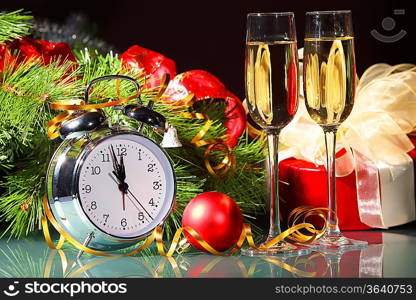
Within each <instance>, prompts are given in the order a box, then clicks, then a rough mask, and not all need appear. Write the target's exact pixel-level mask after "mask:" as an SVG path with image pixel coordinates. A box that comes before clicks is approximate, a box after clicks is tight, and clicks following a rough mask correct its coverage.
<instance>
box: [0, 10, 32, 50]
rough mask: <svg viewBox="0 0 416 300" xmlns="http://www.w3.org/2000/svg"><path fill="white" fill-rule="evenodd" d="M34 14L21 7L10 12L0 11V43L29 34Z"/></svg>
mask: <svg viewBox="0 0 416 300" xmlns="http://www.w3.org/2000/svg"><path fill="white" fill-rule="evenodd" d="M31 21H32V16H30V15H29V12H24V11H23V9H19V10H16V11H13V12H10V13H0V44H1V43H4V42H7V41H12V40H15V39H20V38H22V37H24V36H26V35H29V33H30V29H31V28H32V22H31Z"/></svg>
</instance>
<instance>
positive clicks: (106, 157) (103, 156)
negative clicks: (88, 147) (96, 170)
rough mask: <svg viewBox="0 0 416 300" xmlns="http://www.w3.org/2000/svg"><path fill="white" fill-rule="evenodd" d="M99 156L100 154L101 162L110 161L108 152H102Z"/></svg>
mask: <svg viewBox="0 0 416 300" xmlns="http://www.w3.org/2000/svg"><path fill="white" fill-rule="evenodd" d="M101 156H102V160H101V162H110V154H108V153H102V154H101Z"/></svg>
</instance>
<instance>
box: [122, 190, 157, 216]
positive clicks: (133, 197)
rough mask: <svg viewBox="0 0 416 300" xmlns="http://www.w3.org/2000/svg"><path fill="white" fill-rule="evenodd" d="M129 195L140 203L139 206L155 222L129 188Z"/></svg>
mask: <svg viewBox="0 0 416 300" xmlns="http://www.w3.org/2000/svg"><path fill="white" fill-rule="evenodd" d="M126 191H127V193H128V194H130V195H131V196H132V197H133V198H134V200H136V202H137V203H139V205H140V206H141V207H142V208H143V210H144V211H145V212H146V213H147V215H148V216H149V217H150V219H152V220H153V217H152V216H151V215H150V214H149V212H148V211H147V210H146V209H145V208H144V207H143V205H142V204H141V203H140V201H139V200H138V199H137V198H136V196H134V195H133V193H132V192H131V191H130V189H129V188H127V190H126Z"/></svg>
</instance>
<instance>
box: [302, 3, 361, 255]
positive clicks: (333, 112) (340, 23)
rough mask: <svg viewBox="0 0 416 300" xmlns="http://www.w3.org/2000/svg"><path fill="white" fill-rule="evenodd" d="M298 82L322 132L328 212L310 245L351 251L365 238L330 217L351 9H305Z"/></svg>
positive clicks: (345, 110) (351, 78)
mask: <svg viewBox="0 0 416 300" xmlns="http://www.w3.org/2000/svg"><path fill="white" fill-rule="evenodd" d="M305 24H306V30H305V48H304V66H303V86H304V95H305V104H306V107H307V109H308V112H309V115H310V116H311V118H312V119H313V120H314V121H315V122H316V123H317V124H318V125H320V126H321V128H322V129H323V131H324V133H325V146H326V168H327V173H328V178H327V186H328V187H327V188H328V208H329V210H328V216H327V224H326V225H327V227H326V232H325V233H324V235H323V236H322V237H321V238H319V239H318V240H317V241H315V242H314V243H312V244H311V246H312V247H314V248H315V249H335V250H340V249H344V250H352V249H358V248H362V247H365V246H366V245H367V242H363V241H356V240H351V239H348V238H346V237H344V236H343V235H342V234H341V232H340V230H339V227H338V222H337V216H336V188H335V179H336V178H335V146H336V134H337V129H338V127H339V126H340V124H341V123H342V122H343V121H344V120H345V119H346V118H347V117H348V116H349V114H350V112H351V110H352V107H353V105H354V97H355V88H356V83H357V80H356V75H355V74H356V72H355V53H354V35H353V30H352V17H351V11H348V10H343V11H316V12H308V13H306V21H305Z"/></svg>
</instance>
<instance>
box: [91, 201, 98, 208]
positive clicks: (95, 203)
mask: <svg viewBox="0 0 416 300" xmlns="http://www.w3.org/2000/svg"><path fill="white" fill-rule="evenodd" d="M91 209H92V210H94V209H97V202H95V201H92V202H91Z"/></svg>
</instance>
